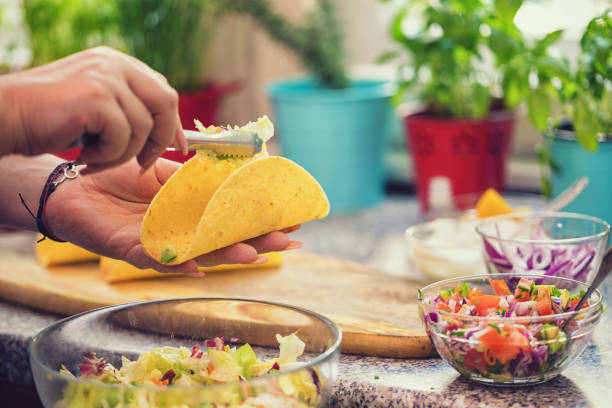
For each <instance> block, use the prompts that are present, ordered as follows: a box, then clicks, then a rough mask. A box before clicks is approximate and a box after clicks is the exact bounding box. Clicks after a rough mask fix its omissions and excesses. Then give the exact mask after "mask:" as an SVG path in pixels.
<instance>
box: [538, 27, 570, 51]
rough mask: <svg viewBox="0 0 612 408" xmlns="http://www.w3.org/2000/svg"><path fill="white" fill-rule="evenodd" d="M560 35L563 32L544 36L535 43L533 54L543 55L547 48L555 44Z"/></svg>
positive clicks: (553, 32) (558, 31) (559, 31)
mask: <svg viewBox="0 0 612 408" xmlns="http://www.w3.org/2000/svg"><path fill="white" fill-rule="evenodd" d="M562 35H563V30H556V31H552V32H550V33H548V34H546V35H545V36H544V38H542V39H540V40H537V41H536V42H535V46H534V53H536V54H538V55H544V54H545V53H546V50H547V49H548V47H550V46H551V45H553V44H554V43H556V42H557V41H558V40H559V38H561V36H562Z"/></svg>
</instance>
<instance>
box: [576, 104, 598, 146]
mask: <svg viewBox="0 0 612 408" xmlns="http://www.w3.org/2000/svg"><path fill="white" fill-rule="evenodd" d="M574 131H575V132H576V140H577V141H578V143H580V145H581V146H582V147H584V148H585V149H587V150H588V151H590V152H595V151H597V147H598V143H597V134H598V133H599V132H600V131H601V126H600V124H599V117H598V115H597V112H594V111H593V109H591V106H590V104H589V100H588V99H587V98H586V97H584V96H580V97H578V98H577V99H576V102H575V103H574Z"/></svg>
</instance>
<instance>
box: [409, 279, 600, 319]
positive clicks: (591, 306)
mask: <svg viewBox="0 0 612 408" xmlns="http://www.w3.org/2000/svg"><path fill="white" fill-rule="evenodd" d="M510 277H524V278H534V279H542V278H549V279H559V280H562V281H566V282H569V283H577V284H580V285H584V286H586V287H589V286H590V285H589V284H587V283H585V282H581V281H577V280H574V279H569V278H562V277H560V276H546V275H534V274H525V273H487V274H481V275H468V276H460V277H458V278H449V279H444V280H441V281H437V282H433V283H430V284H429V285H426V286H424V287H422V288H420V289H419V291H418V294H417V302H418V304H419V305H423V296H422V294H423V292H424V291H425V290H430V289H434V288H435V287H436V286H438V285H439V286H442V285H444V284H449V283H455V282H468V283H469V281H470V280H477V279H495V278H498V279H499V278H510ZM593 295H597V298H596V299H595V302H593V304H591V303H589V306H588V307H586V308H584V307H583V308H582V309H580V310H573V311H571V312H563V313H556V314H550V315H544V316H515V317H502V316H469V315H462V314H459V313H454V312H449V311H446V310H436V313H439V314H441V315H443V316H448V317H449V318H453V319H456V320H464V321H474V322H506V323H515V322H519V323H522V322H529V323H540V322H541V321H550V320H557V319H567V318H569V317H571V316H572V315H578V314H583V313H584V314H591V313H593V312H596V311H597V309H599V308H600V307H601V305H602V300H603V296H602V294H601V292H600V291H599V289H595V290H594V291H593V293H592V294H591V296H593Z"/></svg>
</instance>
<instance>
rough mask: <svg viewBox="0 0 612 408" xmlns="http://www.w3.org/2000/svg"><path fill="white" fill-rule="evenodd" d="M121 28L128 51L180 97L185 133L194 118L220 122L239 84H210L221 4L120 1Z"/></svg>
mask: <svg viewBox="0 0 612 408" xmlns="http://www.w3.org/2000/svg"><path fill="white" fill-rule="evenodd" d="M115 3H116V7H117V16H116V19H117V23H118V26H119V32H120V34H121V37H122V38H123V40H124V41H125V42H126V46H127V49H128V52H129V53H130V54H131V55H133V56H135V57H136V58H138V59H140V60H142V61H144V62H146V63H147V64H148V65H149V66H151V67H152V68H153V69H155V70H157V71H159V72H161V73H162V74H164V76H166V78H167V79H168V82H169V83H170V84H171V85H172V86H173V87H175V88H176V89H177V90H178V92H179V114H180V117H181V122H182V125H183V128H185V129H194V122H193V119H194V118H197V119H199V120H200V121H201V122H202V123H204V124H205V125H210V124H213V123H216V120H215V116H216V112H217V109H218V106H219V104H220V101H221V98H222V97H223V96H224V95H226V94H227V93H228V92H231V91H233V90H235V89H236V88H237V86H238V84H237V82H231V83H227V84H213V83H208V82H207V81H206V68H207V66H206V65H207V62H208V61H207V56H208V55H209V52H208V51H209V48H210V46H211V41H212V38H213V35H214V32H215V29H216V28H217V23H216V22H217V20H218V19H219V17H220V15H221V14H222V12H223V7H220V4H221V3H220V2H219V1H217V0H181V1H176V0H138V1H133V0H115Z"/></svg>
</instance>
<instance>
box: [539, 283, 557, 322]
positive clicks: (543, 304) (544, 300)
mask: <svg viewBox="0 0 612 408" xmlns="http://www.w3.org/2000/svg"><path fill="white" fill-rule="evenodd" d="M536 310H537V311H538V314H539V315H540V316H546V315H549V314H552V313H553V310H552V299H551V298H550V289H549V288H547V287H540V288H538V294H537V296H536Z"/></svg>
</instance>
